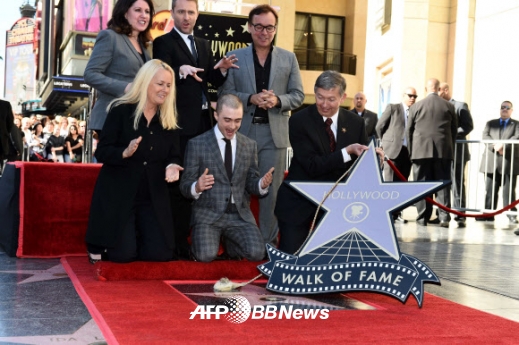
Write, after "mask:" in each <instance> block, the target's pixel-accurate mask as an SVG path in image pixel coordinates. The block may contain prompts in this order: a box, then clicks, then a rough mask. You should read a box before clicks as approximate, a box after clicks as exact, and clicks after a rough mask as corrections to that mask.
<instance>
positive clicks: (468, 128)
mask: <svg viewBox="0 0 519 345" xmlns="http://www.w3.org/2000/svg"><path fill="white" fill-rule="evenodd" d="M438 95H440V97H441V98H443V99H444V100H446V101H449V102H450V103H452V105H454V110H455V111H456V115H457V116H458V131H457V136H456V140H467V135H469V133H470V132H472V130H473V129H474V122H473V121H472V115H470V110H469V106H468V105H467V103H465V102H460V101H456V100H454V99H453V98H452V96H451V94H450V89H449V84H447V83H440V90H439V91H438ZM455 145H456V144H455ZM454 151H455V157H454V164H453V167H452V173H451V178H452V197H453V199H454V200H453V202H452V204H453V206H454V207H455V208H457V209H460V208H461V209H464V208H465V207H466V204H467V200H466V197H465V195H466V193H465V166H466V165H467V162H468V161H469V160H470V151H469V145H468V144H467V143H464V144H461V145H457V146H455V150H454ZM454 220H455V221H457V222H458V227H460V228H464V227H465V226H466V224H465V218H464V217H458V216H456V217H454Z"/></svg>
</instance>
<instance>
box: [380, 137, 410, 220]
mask: <svg viewBox="0 0 519 345" xmlns="http://www.w3.org/2000/svg"><path fill="white" fill-rule="evenodd" d="M391 161H392V162H393V164H394V165H395V167H396V168H397V169H398V171H400V172H401V173H402V175H404V177H405V178H406V179H408V178H409V175H410V174H411V160H410V159H409V150H408V149H407V147H406V146H402V149H401V150H400V153H399V154H398V157H396V158H395V159H392V160H391ZM384 181H393V182H401V181H402V180H400V178H399V177H398V176H397V174H396V173H395V172H394V171H393V169H392V168H391V167H390V166H389V164H384ZM400 214H401V212H400V211H396V212H393V217H394V218H398V217H399V216H400Z"/></svg>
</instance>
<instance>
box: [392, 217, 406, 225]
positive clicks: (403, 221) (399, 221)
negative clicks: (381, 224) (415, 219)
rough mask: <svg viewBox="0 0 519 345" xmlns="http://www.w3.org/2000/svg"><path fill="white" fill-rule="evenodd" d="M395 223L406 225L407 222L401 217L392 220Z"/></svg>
mask: <svg viewBox="0 0 519 345" xmlns="http://www.w3.org/2000/svg"><path fill="white" fill-rule="evenodd" d="M394 221H395V223H400V224H407V220H406V219H404V218H402V216H398V217H396V218H395V219H394Z"/></svg>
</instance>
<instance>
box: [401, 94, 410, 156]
mask: <svg viewBox="0 0 519 345" xmlns="http://www.w3.org/2000/svg"><path fill="white" fill-rule="evenodd" d="M402 107H403V108H404V137H403V138H402V146H405V147H407V139H406V137H405V131H406V130H407V117H408V116H409V110H410V109H409V107H408V106H407V105H405V104H404V103H403V102H402Z"/></svg>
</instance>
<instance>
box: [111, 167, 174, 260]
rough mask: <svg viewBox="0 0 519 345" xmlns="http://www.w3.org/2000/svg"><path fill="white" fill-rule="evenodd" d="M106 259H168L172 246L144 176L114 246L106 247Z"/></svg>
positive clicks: (172, 250) (171, 257)
mask: <svg viewBox="0 0 519 345" xmlns="http://www.w3.org/2000/svg"><path fill="white" fill-rule="evenodd" d="M106 256H107V259H108V260H110V261H113V262H131V261H170V260H173V259H174V258H175V256H176V255H175V252H174V249H173V248H170V247H169V245H168V244H167V242H166V237H165V236H164V233H163V230H162V229H161V227H160V224H159V222H158V219H157V216H156V214H155V209H154V208H153V204H152V201H151V198H150V194H149V189H148V180H147V178H146V177H143V179H142V180H141V182H140V185H139V191H138V192H137V197H136V198H135V202H134V205H133V208H132V210H131V213H130V217H129V218H128V221H127V223H126V226H125V228H124V230H123V231H122V232H121V234H120V237H119V238H118V240H117V244H116V246H115V247H114V248H108V250H107V252H106Z"/></svg>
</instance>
